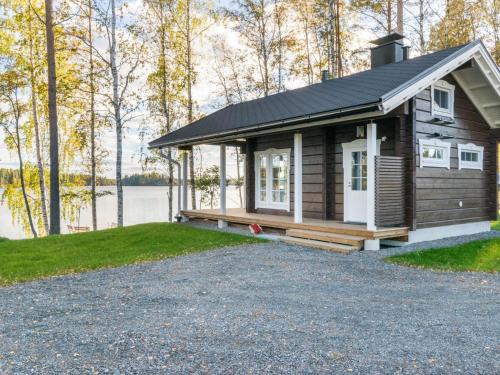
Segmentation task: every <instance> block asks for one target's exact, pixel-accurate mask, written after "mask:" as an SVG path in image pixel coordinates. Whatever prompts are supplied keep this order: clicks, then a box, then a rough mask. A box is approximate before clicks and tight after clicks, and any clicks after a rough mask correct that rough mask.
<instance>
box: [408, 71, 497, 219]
mask: <svg viewBox="0 0 500 375" xmlns="http://www.w3.org/2000/svg"><path fill="white" fill-rule="evenodd" d="M445 79H446V81H448V82H449V83H451V84H453V85H455V108H454V110H455V119H454V120H455V122H454V123H453V124H446V125H438V124H434V123H432V116H431V92H430V89H429V88H428V89H426V90H424V91H423V92H421V93H420V94H418V95H417V96H416V114H415V115H416V138H417V139H422V138H423V139H426V138H429V137H430V136H431V135H432V134H433V133H440V134H444V135H448V136H451V137H452V138H451V139H446V140H445V141H446V142H450V143H451V168H450V169H449V170H448V169H446V168H432V167H423V168H420V160H419V150H418V143H417V150H416V153H417V158H416V159H417V160H416V163H417V168H416V227H417V228H428V227H435V226H443V225H452V224H461V223H468V222H475V221H482V220H491V219H495V218H496V216H497V208H496V207H497V206H496V200H497V186H496V178H497V175H496V173H497V172H496V155H497V141H496V138H495V137H494V136H493V133H492V131H491V129H490V128H489V126H488V124H487V123H486V122H485V121H484V119H483V118H482V116H481V114H480V113H479V112H478V111H477V110H476V109H475V107H474V105H473V104H472V103H471V102H470V100H469V99H468V97H467V96H466V94H465V93H464V91H463V90H462V89H461V88H460V87H459V86H458V84H457V82H456V81H455V80H454V79H453V77H452V76H447V77H446V78H445ZM458 143H463V144H465V143H474V144H475V145H478V146H484V171H480V170H472V169H462V170H459V169H458V149H457V144H458ZM460 202H462V207H460Z"/></svg>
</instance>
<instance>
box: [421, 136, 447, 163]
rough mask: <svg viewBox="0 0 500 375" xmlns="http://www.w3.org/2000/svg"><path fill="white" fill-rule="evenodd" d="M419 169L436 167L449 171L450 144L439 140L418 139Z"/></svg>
mask: <svg viewBox="0 0 500 375" xmlns="http://www.w3.org/2000/svg"><path fill="white" fill-rule="evenodd" d="M418 142H419V151H420V168H422V167H437V168H448V169H450V148H451V143H449V142H443V141H441V140H439V139H419V141H418Z"/></svg>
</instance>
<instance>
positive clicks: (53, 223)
mask: <svg viewBox="0 0 500 375" xmlns="http://www.w3.org/2000/svg"><path fill="white" fill-rule="evenodd" d="M52 11H53V10H52V0H45V30H46V38H47V82H48V84H47V90H48V104H49V105H48V108H49V133H50V229H49V233H50V234H60V233H61V212H60V211H61V208H60V192H59V136H58V128H57V87H56V51H55V46H54V25H53V16H52Z"/></svg>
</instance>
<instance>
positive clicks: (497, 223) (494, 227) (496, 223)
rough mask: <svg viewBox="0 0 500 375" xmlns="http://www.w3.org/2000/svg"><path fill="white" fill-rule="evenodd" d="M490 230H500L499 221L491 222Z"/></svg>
mask: <svg viewBox="0 0 500 375" xmlns="http://www.w3.org/2000/svg"><path fill="white" fill-rule="evenodd" d="M491 229H492V230H500V220H498V221H493V222H491Z"/></svg>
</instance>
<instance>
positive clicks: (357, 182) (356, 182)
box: [352, 177, 361, 191]
mask: <svg viewBox="0 0 500 375" xmlns="http://www.w3.org/2000/svg"><path fill="white" fill-rule="evenodd" d="M352 190H354V191H358V190H361V178H359V177H353V179H352Z"/></svg>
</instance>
